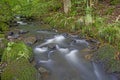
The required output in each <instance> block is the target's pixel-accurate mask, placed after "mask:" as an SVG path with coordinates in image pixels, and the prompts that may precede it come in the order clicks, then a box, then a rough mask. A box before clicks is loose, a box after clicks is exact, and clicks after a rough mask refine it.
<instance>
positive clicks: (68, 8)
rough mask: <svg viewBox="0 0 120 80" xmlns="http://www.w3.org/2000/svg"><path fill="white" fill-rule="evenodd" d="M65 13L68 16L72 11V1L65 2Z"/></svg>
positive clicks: (65, 0) (64, 0)
mask: <svg viewBox="0 0 120 80" xmlns="http://www.w3.org/2000/svg"><path fill="white" fill-rule="evenodd" d="M63 5H64V12H65V13H66V14H68V13H69V12H70V11H71V0H63Z"/></svg>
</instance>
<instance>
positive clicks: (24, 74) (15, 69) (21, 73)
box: [1, 59, 37, 80]
mask: <svg viewBox="0 0 120 80" xmlns="http://www.w3.org/2000/svg"><path fill="white" fill-rule="evenodd" d="M36 76H37V71H36V69H35V68H34V67H33V66H32V65H31V64H30V63H29V61H28V60H27V59H21V60H16V61H13V62H11V63H9V64H8V66H7V67H6V68H5V69H4V72H3V73H2V74H1V80H37V79H36V78H37V77H36Z"/></svg>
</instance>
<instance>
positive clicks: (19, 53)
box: [2, 42, 32, 63]
mask: <svg viewBox="0 0 120 80" xmlns="http://www.w3.org/2000/svg"><path fill="white" fill-rule="evenodd" d="M31 56H32V49H31V48H29V47H28V46H26V45H25V44H24V43H23V42H17V43H15V42H9V43H8V45H7V48H6V49H5V50H4V52H3V56H2V61H3V62H8V63H9V62H12V61H15V60H18V59H20V58H24V59H30V57H31Z"/></svg>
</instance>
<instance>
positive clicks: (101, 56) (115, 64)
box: [94, 45, 120, 72]
mask: <svg viewBox="0 0 120 80" xmlns="http://www.w3.org/2000/svg"><path fill="white" fill-rule="evenodd" d="M115 53H116V50H115V49H114V48H113V47H112V46H110V45H105V46H103V47H101V48H99V49H98V50H97V51H96V52H95V55H94V59H95V60H96V61H99V62H103V63H104V64H105V69H106V70H107V71H109V72H115V71H120V67H119V66H120V61H118V60H116V59H115Z"/></svg>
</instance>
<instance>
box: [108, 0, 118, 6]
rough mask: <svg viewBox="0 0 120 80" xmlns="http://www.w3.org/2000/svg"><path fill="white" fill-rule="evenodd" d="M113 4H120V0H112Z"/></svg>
mask: <svg viewBox="0 0 120 80" xmlns="http://www.w3.org/2000/svg"><path fill="white" fill-rule="evenodd" d="M110 3H111V4H112V5H116V4H120V0H110Z"/></svg>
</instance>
